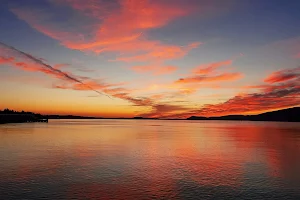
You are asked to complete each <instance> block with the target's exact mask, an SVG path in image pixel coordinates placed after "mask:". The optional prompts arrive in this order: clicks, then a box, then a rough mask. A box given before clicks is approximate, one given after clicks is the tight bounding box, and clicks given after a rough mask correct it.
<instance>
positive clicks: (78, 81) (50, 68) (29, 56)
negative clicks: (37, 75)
mask: <svg viewBox="0 0 300 200" xmlns="http://www.w3.org/2000/svg"><path fill="white" fill-rule="evenodd" d="M0 44H1V45H2V46H4V47H6V48H8V49H10V50H12V51H14V52H16V53H19V54H21V55H23V56H25V57H26V58H29V59H30V60H32V61H34V62H35V63H37V64H40V65H41V66H43V67H46V68H47V69H49V70H51V71H53V72H56V73H58V74H60V75H62V76H64V77H65V78H67V79H69V80H71V81H74V82H77V83H80V84H82V85H84V86H85V87H87V88H89V89H90V90H92V91H94V92H97V93H98V94H101V95H105V96H107V97H109V98H110V99H111V97H110V96H109V95H107V94H104V93H102V92H99V91H98V90H95V89H93V88H92V87H91V86H89V85H87V84H85V83H84V82H82V81H81V80H78V79H77V78H74V77H72V76H70V75H69V74H67V73H65V72H63V71H61V70H59V69H55V68H53V67H52V66H51V65H48V64H46V63H44V62H43V61H42V60H40V59H37V58H35V57H33V56H32V55H30V54H27V53H25V52H23V51H21V50H18V49H16V48H14V47H12V46H9V45H7V44H4V43H3V42H0Z"/></svg>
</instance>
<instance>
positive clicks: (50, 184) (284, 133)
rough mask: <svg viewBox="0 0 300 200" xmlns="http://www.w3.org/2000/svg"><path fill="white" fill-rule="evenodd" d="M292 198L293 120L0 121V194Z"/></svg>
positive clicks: (296, 163) (299, 171)
mask: <svg viewBox="0 0 300 200" xmlns="http://www.w3.org/2000/svg"><path fill="white" fill-rule="evenodd" d="M43 198H44V199H300V123H275V122H229V121H228V122H226V121H159V120H153V121H151V120H149V121H148V120H61V121H59V120H57V121H50V122H49V124H45V123H36V124H5V125H0V199H3V200H6V199H43Z"/></svg>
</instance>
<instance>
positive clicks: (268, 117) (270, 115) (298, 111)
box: [0, 107, 300, 124]
mask: <svg viewBox="0 0 300 200" xmlns="http://www.w3.org/2000/svg"><path fill="white" fill-rule="evenodd" d="M49 119H127V120H128V119H130V120H228V121H278V122H300V107H294V108H288V109H283V110H277V111H272V112H266V113H262V114H258V115H227V116H220V117H202V116H191V117H189V118H186V119H163V118H162V119H160V118H144V117H141V116H136V117H132V118H125V117H119V118H104V117H84V116H75V115H41V114H36V113H32V112H24V111H22V112H18V111H14V110H9V109H5V110H3V111H1V110H0V124H6V123H27V122H48V120H49Z"/></svg>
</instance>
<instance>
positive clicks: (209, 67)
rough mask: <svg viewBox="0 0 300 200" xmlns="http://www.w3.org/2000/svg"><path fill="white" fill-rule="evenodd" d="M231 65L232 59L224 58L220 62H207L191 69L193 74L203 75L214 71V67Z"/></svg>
mask: <svg viewBox="0 0 300 200" xmlns="http://www.w3.org/2000/svg"><path fill="white" fill-rule="evenodd" d="M229 65H232V60H225V61H221V62H214V63H209V64H204V65H200V66H198V67H196V68H195V69H194V70H193V73H194V74H198V75H205V74H209V73H211V72H214V71H215V70H216V69H218V68H220V67H223V66H229Z"/></svg>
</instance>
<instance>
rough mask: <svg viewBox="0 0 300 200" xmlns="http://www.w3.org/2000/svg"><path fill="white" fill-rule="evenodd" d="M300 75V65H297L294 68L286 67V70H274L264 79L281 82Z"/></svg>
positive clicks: (267, 81)
mask: <svg viewBox="0 0 300 200" xmlns="http://www.w3.org/2000/svg"><path fill="white" fill-rule="evenodd" d="M299 76H300V67H297V68H294V69H284V70H280V71H276V72H273V73H272V74H270V76H268V77H267V78H266V79H265V80H264V81H265V82H266V83H279V82H284V81H288V80H291V79H295V78H299Z"/></svg>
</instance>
